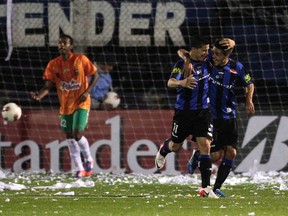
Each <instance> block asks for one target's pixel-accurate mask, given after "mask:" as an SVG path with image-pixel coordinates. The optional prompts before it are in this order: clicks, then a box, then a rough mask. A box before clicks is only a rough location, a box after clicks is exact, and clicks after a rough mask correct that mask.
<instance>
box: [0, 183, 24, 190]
mask: <svg viewBox="0 0 288 216" xmlns="http://www.w3.org/2000/svg"><path fill="white" fill-rule="evenodd" d="M23 189H27V187H26V186H25V185H21V184H15V183H4V182H0V191H3V190H23Z"/></svg>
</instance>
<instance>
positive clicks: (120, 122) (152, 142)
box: [0, 110, 191, 173]
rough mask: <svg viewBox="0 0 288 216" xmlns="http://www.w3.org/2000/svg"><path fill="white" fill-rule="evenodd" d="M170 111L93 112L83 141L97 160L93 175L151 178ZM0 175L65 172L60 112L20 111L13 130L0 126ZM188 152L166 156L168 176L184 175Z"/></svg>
mask: <svg viewBox="0 0 288 216" xmlns="http://www.w3.org/2000/svg"><path fill="white" fill-rule="evenodd" d="M172 115H173V111H171V110H152V111H151V110H121V111H110V112H106V111H91V112H90V116H89V127H88V129H87V130H86V132H85V136H86V137H87V139H88V140H89V143H90V149H91V152H92V155H93V157H94V159H95V172H113V173H120V172H139V173H154V172H156V171H157V170H156V168H155V165H154V157H155V155H156V153H157V151H158V148H159V146H160V144H161V142H163V141H164V140H165V139H166V138H167V137H168V136H169V134H170V128H171V119H172ZM0 130H1V142H0V150H1V151H0V154H1V155H0V156H1V157H0V158H1V169H3V170H6V171H14V172H23V171H49V170H51V171H53V172H63V171H64V172H68V171H70V170H71V169H72V168H73V167H72V166H73V164H72V163H71V160H70V156H69V152H68V148H67V143H66V141H65V135H64V134H63V133H62V132H61V130H60V118H59V117H58V111H57V110H55V111H51V110H23V117H22V118H21V120H20V121H18V122H14V123H13V124H8V125H3V124H2V125H1V127H0ZM190 152H191V149H190V150H188V145H187V142H185V143H184V145H183V151H180V152H179V153H177V157H179V158H181V160H178V161H179V163H178V162H177V163H175V162H174V161H176V158H175V157H176V154H170V155H169V157H168V161H167V166H166V170H165V171H164V172H166V173H179V172H180V170H183V171H184V170H186V163H187V160H188V159H189V155H190Z"/></svg>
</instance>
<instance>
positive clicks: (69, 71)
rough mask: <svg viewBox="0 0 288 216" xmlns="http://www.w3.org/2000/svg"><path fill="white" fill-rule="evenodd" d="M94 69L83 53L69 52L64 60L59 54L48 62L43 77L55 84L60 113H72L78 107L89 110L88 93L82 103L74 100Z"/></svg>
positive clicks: (85, 87) (84, 88)
mask: <svg viewBox="0 0 288 216" xmlns="http://www.w3.org/2000/svg"><path fill="white" fill-rule="evenodd" d="M96 71H97V69H96V67H95V65H94V64H93V63H92V62H91V61H90V60H89V59H88V58H87V57H86V56H85V55H83V54H76V53H71V55H70V57H69V58H68V59H67V60H66V61H64V60H63V59H62V56H59V57H57V58H55V59H52V60H51V61H50V62H49V63H48V65H47V67H46V69H45V72H44V75H43V79H44V80H50V81H51V82H53V83H54V84H55V85H56V89H57V94H58V98H59V102H60V114H61V115H63V114H64V115H69V114H72V113H73V112H74V111H75V110H76V109H78V108H83V109H87V110H90V103H91V99H90V95H89V96H88V97H87V100H86V101H84V102H82V103H77V102H76V101H77V99H78V98H79V97H80V95H81V94H82V93H83V92H84V91H85V90H86V89H87V88H88V86H89V82H88V77H89V76H91V75H92V74H94V73H96Z"/></svg>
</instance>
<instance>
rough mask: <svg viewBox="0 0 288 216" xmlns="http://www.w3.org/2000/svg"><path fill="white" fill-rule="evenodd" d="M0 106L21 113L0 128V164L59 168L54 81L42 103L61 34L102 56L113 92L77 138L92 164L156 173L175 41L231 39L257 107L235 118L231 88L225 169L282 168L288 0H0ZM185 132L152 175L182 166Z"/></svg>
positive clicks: (188, 148) (98, 60) (61, 142)
mask: <svg viewBox="0 0 288 216" xmlns="http://www.w3.org/2000/svg"><path fill="white" fill-rule="evenodd" d="M0 28H1V31H0V65H1V66H0V91H1V96H0V105H1V107H2V106H3V105H4V104H6V103H8V102H15V103H17V104H19V105H20V106H21V107H22V110H23V116H22V118H21V119H20V120H19V121H17V122H14V123H8V124H5V122H4V121H2V122H3V123H1V126H0V134H1V141H0V150H1V151H0V156H1V157H0V160H1V167H0V169H2V170H6V171H14V172H23V171H49V170H51V171H53V172H69V171H70V170H71V168H72V165H71V161H70V157H69V153H68V151H67V143H66V142H65V137H64V134H63V133H62V132H61V131H60V126H59V125H60V120H59V117H58V110H59V103H58V99H57V95H56V92H55V89H53V90H52V92H51V93H50V94H49V96H47V97H46V98H45V99H43V100H42V101H41V102H35V101H32V100H31V99H30V97H29V92H31V91H32V92H35V91H39V90H40V88H41V87H42V85H43V80H42V75H43V72H44V70H45V67H46V65H47V63H48V61H49V60H51V59H52V58H55V57H56V56H58V49H57V42H58V37H59V35H60V34H61V33H65V34H69V35H71V36H72V37H73V38H74V52H82V53H85V54H86V55H87V56H88V57H89V59H90V60H91V61H93V62H95V64H97V65H104V64H106V65H107V64H108V65H112V66H113V70H112V71H111V72H110V74H111V76H112V79H113V88H114V91H116V92H117V93H118V95H119V97H120V99H121V103H120V105H119V107H118V108H117V109H115V110H112V111H107V110H94V109H92V110H91V112H90V117H89V128H88V129H87V130H86V133H85V136H86V137H87V138H88V140H89V143H90V148H91V151H92V154H93V157H94V158H95V172H114V173H121V172H139V173H155V172H157V170H156V168H155V166H154V157H155V155H156V153H157V151H158V148H159V146H160V144H161V143H162V142H163V141H164V140H165V139H166V138H168V137H169V135H170V130H171V121H172V116H173V107H174V101H175V91H174V90H169V89H168V88H167V85H166V83H167V80H168V78H169V75H170V72H171V68H172V66H173V64H174V63H175V62H176V61H177V60H178V56H177V53H176V52H177V50H178V49H179V48H185V49H190V47H189V44H190V43H191V41H190V38H191V36H192V35H195V34H202V35H205V36H207V37H209V38H210V39H211V41H213V40H215V39H216V38H218V37H224V36H225V37H229V38H232V39H234V40H235V41H236V48H235V50H234V52H233V54H232V58H234V59H236V60H239V61H240V62H241V63H242V64H243V65H244V66H245V68H246V69H247V70H248V71H250V72H251V74H252V76H253V79H254V83H255V95H254V104H255V109H256V114H255V116H254V117H252V118H250V119H249V118H247V116H246V115H245V92H244V90H243V88H240V87H239V88H237V91H236V94H237V98H238V119H239V135H240V137H239V144H238V155H237V158H236V161H235V168H234V170H235V171H236V172H248V171H251V170H254V171H255V170H262V171H270V170H275V171H288V166H287V162H288V159H287V158H288V147H287V144H288V133H287V128H288V117H287V110H288V109H287V104H288V102H287V101H288V100H287V98H288V97H287V96H288V87H287V86H288V85H287V84H288V82H287V81H288V73H287V71H288V61H287V56H288V9H287V1H285V0H275V1H264V0H263V1H252V0H251V1H250V0H233V1H228V0H206V1H200V0H196V1H191V0H183V1H154V0H153V1H148V0H141V1H140V0H134V1H132V0H131V1H116V0H114V1H93V0H89V1H88V0H74V1H66V0H52V1H48V0H31V1H30V0H14V1H12V0H6V1H1V3H0ZM193 147H194V146H193V145H192V143H191V141H190V140H189V139H187V140H186V141H185V143H184V145H183V148H182V149H181V151H179V152H178V153H175V154H174V153H173V154H170V155H169V157H168V160H167V164H166V166H165V168H164V169H163V171H162V172H163V173H169V174H175V173H187V170H186V164H187V161H188V159H189V157H190V155H191V152H192V148H193Z"/></svg>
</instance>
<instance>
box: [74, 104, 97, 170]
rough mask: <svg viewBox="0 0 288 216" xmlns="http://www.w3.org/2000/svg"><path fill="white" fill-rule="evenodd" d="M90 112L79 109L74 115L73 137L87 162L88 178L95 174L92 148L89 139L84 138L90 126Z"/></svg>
mask: <svg viewBox="0 0 288 216" xmlns="http://www.w3.org/2000/svg"><path fill="white" fill-rule="evenodd" d="M88 116H89V111H88V110H86V109H77V110H76V111H75V112H74V115H73V128H72V130H73V136H74V138H75V140H76V141H77V142H78V145H79V147H80V151H81V153H82V154H83V156H84V160H85V166H84V168H85V171H86V174H85V175H86V176H90V175H91V174H92V173H93V168H94V161H93V158H92V156H91V151H90V146H89V143H88V140H87V138H86V137H85V136H84V131H85V129H86V128H87V124H88Z"/></svg>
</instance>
